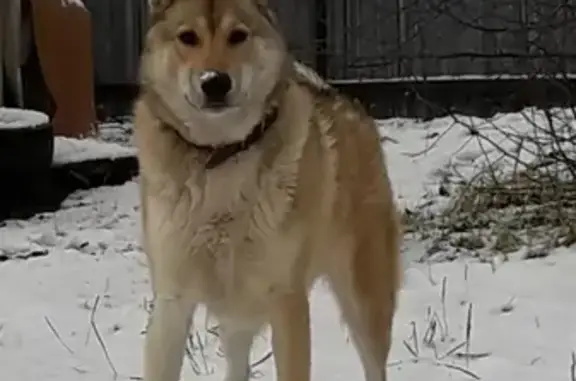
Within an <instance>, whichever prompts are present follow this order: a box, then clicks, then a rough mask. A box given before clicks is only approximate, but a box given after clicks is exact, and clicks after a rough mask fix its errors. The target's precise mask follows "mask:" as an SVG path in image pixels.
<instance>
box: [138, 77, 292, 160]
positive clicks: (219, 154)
mask: <svg viewBox="0 0 576 381" xmlns="http://www.w3.org/2000/svg"><path fill="white" fill-rule="evenodd" d="M287 86H288V83H287V82H286V81H281V82H279V83H278V84H277V86H276V87H275V88H274V90H272V92H271V93H270V94H269V96H268V98H267V100H266V107H265V108H264V114H263V115H262V118H261V119H260V121H259V122H258V123H257V124H256V125H255V126H254V127H253V129H252V131H251V132H250V133H249V134H248V136H246V137H245V138H244V139H243V140H241V141H236V142H232V143H224V144H222V145H202V144H197V143H194V142H193V141H191V140H190V139H187V138H186V137H185V136H184V135H183V134H182V131H180V129H179V127H181V126H182V123H181V122H180V121H179V120H178V118H177V117H176V116H175V115H174V114H173V113H172V112H171V111H170V109H169V108H168V107H167V106H166V105H165V103H164V101H163V100H162V99H161V97H160V96H159V95H158V94H156V93H155V92H154V91H153V90H152V89H149V88H148V89H144V91H143V99H146V98H149V99H152V98H154V99H155V100H156V101H158V102H146V103H147V104H148V105H149V106H151V105H153V104H156V105H157V106H156V107H154V108H153V109H151V111H152V113H153V114H154V115H155V116H156V117H157V118H158V120H159V121H160V122H161V123H162V127H164V128H168V129H170V130H172V131H173V132H174V133H175V134H176V135H177V136H178V137H179V139H181V140H183V141H185V142H186V143H187V144H189V145H190V146H191V147H193V148H195V149H196V150H197V151H198V152H200V153H202V154H203V156H205V157H206V159H205V161H204V163H203V164H204V167H205V168H206V169H213V168H216V167H217V166H219V165H221V164H223V163H225V162H226V161H227V160H228V159H230V158H232V157H234V156H235V155H237V154H239V153H241V152H243V151H246V150H248V149H250V148H251V147H252V146H254V145H255V144H257V143H258V142H259V141H261V140H262V139H263V138H264V135H265V134H266V132H267V131H268V130H269V129H270V128H271V127H273V125H274V124H275V123H276V120H277V119H278V116H279V113H280V109H279V104H280V103H281V98H282V97H283V96H284V93H285V91H286V88H287Z"/></svg>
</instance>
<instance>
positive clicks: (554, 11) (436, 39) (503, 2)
mask: <svg viewBox="0 0 576 381" xmlns="http://www.w3.org/2000/svg"><path fill="white" fill-rule="evenodd" d="M84 1H85V3H86V5H87V7H88V8H89V9H90V11H91V12H92V18H93V24H94V36H95V37H94V38H95V60H96V63H95V66H96V72H97V78H96V79H97V82H98V83H99V84H134V83H135V81H136V78H137V62H138V55H139V52H140V49H141V41H142V37H143V33H144V30H145V28H146V15H147V7H146V3H147V0H84ZM270 1H271V3H272V7H273V8H274V9H275V10H276V11H277V14H278V17H279V19H280V22H281V25H282V28H283V30H284V32H285V34H286V36H287V39H288V44H289V47H290V49H291V50H292V51H293V52H294V53H295V55H296V56H297V57H298V58H299V59H301V60H303V61H304V62H306V63H308V64H310V65H312V66H313V67H315V68H316V69H317V70H319V71H320V72H321V73H322V74H324V75H326V76H327V77H328V78H330V79H333V80H336V81H358V80H360V79H371V80H391V79H398V78H405V77H414V76H417V77H430V76H432V77H436V78H448V77H454V76H459V77H462V76H464V77H467V78H470V77H474V76H484V75H520V74H533V73H536V72H554V71H556V72H558V71H561V72H570V73H576V3H574V2H572V1H568V0H481V1H480V0H270Z"/></svg>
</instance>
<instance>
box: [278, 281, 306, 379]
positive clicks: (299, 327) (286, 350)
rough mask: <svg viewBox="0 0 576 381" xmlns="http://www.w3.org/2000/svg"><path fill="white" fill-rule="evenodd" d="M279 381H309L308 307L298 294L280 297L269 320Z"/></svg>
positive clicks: (301, 292) (304, 298) (303, 294)
mask: <svg viewBox="0 0 576 381" xmlns="http://www.w3.org/2000/svg"><path fill="white" fill-rule="evenodd" d="M271 326H272V347H273V350H274V361H275V363H276V379H277V380H278V381H309V380H310V306H309V302H308V294H307V293H306V292H305V291H304V290H301V291H299V292H294V293H290V294H287V295H283V296H281V297H280V298H279V299H278V301H277V303H276V304H275V306H274V309H273V311H272V316H271Z"/></svg>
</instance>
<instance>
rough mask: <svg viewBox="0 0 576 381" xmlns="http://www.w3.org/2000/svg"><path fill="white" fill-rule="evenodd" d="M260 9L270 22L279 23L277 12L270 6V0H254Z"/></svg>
mask: <svg viewBox="0 0 576 381" xmlns="http://www.w3.org/2000/svg"><path fill="white" fill-rule="evenodd" d="M254 2H255V4H256V7H257V8H258V11H259V12H260V14H261V15H262V16H264V18H265V19H266V20H268V22H269V23H270V24H273V25H275V24H276V23H277V21H278V20H277V19H276V14H274V11H273V10H272V8H270V7H269V6H268V0H254Z"/></svg>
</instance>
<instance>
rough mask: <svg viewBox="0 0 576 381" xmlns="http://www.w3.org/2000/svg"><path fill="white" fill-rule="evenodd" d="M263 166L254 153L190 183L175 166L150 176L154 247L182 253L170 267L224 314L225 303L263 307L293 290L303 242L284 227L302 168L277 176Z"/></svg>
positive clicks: (149, 224)
mask: <svg viewBox="0 0 576 381" xmlns="http://www.w3.org/2000/svg"><path fill="white" fill-rule="evenodd" d="M158 159H160V158H158V157H156V160H158ZM259 161H260V152H259V150H258V149H254V150H251V151H248V152H244V153H241V154H240V155H238V158H231V159H230V160H229V161H228V162H226V163H225V164H224V165H222V166H220V167H217V168H215V169H211V170H205V169H203V168H201V167H200V166H196V167H194V169H193V170H192V171H191V172H190V173H189V176H188V178H187V179H185V181H178V177H176V176H175V175H174V172H170V169H168V167H166V169H167V171H166V172H163V171H156V172H155V174H156V177H152V178H150V177H149V178H148V179H146V182H147V183H148V184H147V187H148V190H147V192H146V193H147V197H146V199H145V200H144V202H146V204H147V205H146V206H147V211H146V214H147V216H148V217H147V218H146V234H147V235H148V236H149V237H148V242H149V245H150V246H151V247H149V249H151V250H153V251H155V252H161V251H164V252H163V253H161V254H160V255H168V256H174V259H173V261H172V260H170V261H168V262H169V263H170V262H173V263H174V266H177V267H179V272H180V273H181V274H182V278H183V279H184V282H185V283H187V284H188V286H189V287H190V289H194V290H197V291H199V293H200V294H201V295H198V297H199V298H201V299H203V300H204V301H205V302H207V303H208V302H212V303H213V302H214V301H217V302H216V305H215V306H214V308H216V309H218V305H217V304H219V303H220V302H221V304H222V305H226V308H230V302H231V301H233V303H234V304H237V305H238V307H239V308H242V309H244V308H252V309H254V308H258V307H257V305H258V304H265V303H264V302H265V300H266V299H267V298H268V297H270V296H272V295H273V294H274V293H275V292H277V291H281V290H282V289H284V288H286V287H289V286H290V276H291V269H292V267H293V265H294V261H295V260H296V257H297V255H298V249H299V245H300V244H301V241H302V239H301V236H302V235H301V234H300V232H299V231H296V230H294V229H289V228H287V227H286V226H285V225H284V223H285V222H286V218H287V217H288V215H289V213H290V211H291V208H292V202H293V199H292V193H293V187H292V184H291V182H292V179H293V178H294V176H293V175H292V174H293V173H294V172H296V171H297V168H295V166H296V163H293V167H292V166H290V165H288V166H285V167H283V168H282V170H274V171H271V170H263V169H262V168H261V167H260V166H259V165H257V164H256V163H258V162H259ZM166 164H167V165H168V163H166ZM171 169H172V171H173V170H174V168H171ZM144 176H146V174H144ZM155 255H157V254H155ZM164 262H166V261H165V260H164ZM280 263H281V264H282V265H279V264H280ZM233 308H234V307H233Z"/></svg>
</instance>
